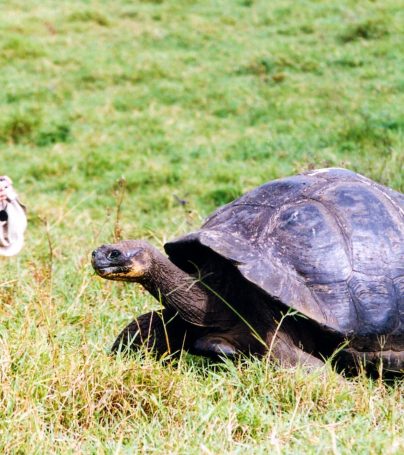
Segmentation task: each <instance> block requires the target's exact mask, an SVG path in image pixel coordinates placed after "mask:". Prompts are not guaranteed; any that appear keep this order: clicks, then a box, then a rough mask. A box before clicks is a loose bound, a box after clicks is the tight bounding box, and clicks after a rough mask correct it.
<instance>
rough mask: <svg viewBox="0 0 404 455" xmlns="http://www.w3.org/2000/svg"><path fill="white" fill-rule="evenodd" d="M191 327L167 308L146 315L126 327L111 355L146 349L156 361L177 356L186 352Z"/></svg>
mask: <svg viewBox="0 0 404 455" xmlns="http://www.w3.org/2000/svg"><path fill="white" fill-rule="evenodd" d="M188 329H189V324H188V323H186V322H185V321H183V320H182V319H181V318H180V317H179V316H178V314H176V313H175V312H173V311H172V310H168V309H166V308H164V309H163V310H161V311H158V312H157V311H151V312H150V313H146V314H143V315H141V316H139V317H138V318H137V319H135V320H134V321H132V322H131V323H130V324H129V325H128V326H127V327H125V328H124V329H123V330H122V332H121V333H120V334H119V336H118V338H117V339H116V340H115V342H114V344H113V346H112V348H111V351H112V353H117V352H129V351H136V350H139V349H140V348H141V347H142V346H144V347H145V348H146V349H147V350H149V351H151V352H153V353H154V354H156V355H157V357H161V356H162V355H163V354H165V353H169V354H172V353H176V352H178V351H180V350H181V349H187V347H188V345H189V341H190V339H191V337H192V335H191V334H190V332H191V333H192V330H194V328H193V327H192V330H188Z"/></svg>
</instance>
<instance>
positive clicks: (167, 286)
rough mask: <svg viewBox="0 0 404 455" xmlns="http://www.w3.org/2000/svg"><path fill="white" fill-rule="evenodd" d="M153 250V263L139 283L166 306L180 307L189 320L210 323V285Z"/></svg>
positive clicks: (204, 324)
mask: <svg viewBox="0 0 404 455" xmlns="http://www.w3.org/2000/svg"><path fill="white" fill-rule="evenodd" d="M152 251H153V258H152V266H151V267H150V269H149V271H148V272H147V274H145V275H144V276H143V277H142V278H141V279H140V280H139V283H140V284H141V285H142V286H143V287H144V288H145V289H146V290H147V291H148V292H150V294H152V295H153V297H154V298H156V299H157V300H158V301H160V302H161V303H162V304H163V306H164V307H166V308H170V309H173V310H175V311H177V312H178V313H179V315H180V316H181V318H182V319H184V320H185V321H187V322H190V323H192V324H195V325H198V326H201V327H205V326H209V325H210V324H209V322H208V319H210V318H209V313H210V312H209V306H210V305H209V303H210V302H211V301H212V297H211V296H209V292H208V291H207V289H206V288H205V287H204V286H203V285H202V284H201V283H200V282H198V281H197V280H196V279H195V278H194V277H193V276H191V275H188V274H187V273H185V272H184V271H183V270H181V269H180V268H178V267H177V266H176V265H174V264H173V263H172V262H171V261H170V260H169V259H168V258H167V257H166V256H164V255H163V254H161V253H160V252H159V251H158V250H157V249H155V248H153V250H152Z"/></svg>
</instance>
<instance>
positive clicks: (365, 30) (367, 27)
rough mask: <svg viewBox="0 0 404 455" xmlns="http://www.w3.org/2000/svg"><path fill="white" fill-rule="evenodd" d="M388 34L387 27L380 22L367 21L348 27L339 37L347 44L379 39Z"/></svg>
mask: <svg viewBox="0 0 404 455" xmlns="http://www.w3.org/2000/svg"><path fill="white" fill-rule="evenodd" d="M388 34H389V30H388V27H387V26H386V24H385V23H384V22H383V21H381V20H375V19H368V20H366V21H363V22H359V23H357V24H353V25H351V26H349V27H348V28H347V29H346V30H345V32H344V33H343V34H342V35H340V40H341V41H342V42H343V43H349V42H352V41H358V40H361V39H362V40H373V39H379V38H382V37H383V36H386V35H388Z"/></svg>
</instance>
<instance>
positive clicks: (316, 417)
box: [0, 0, 404, 453]
mask: <svg viewBox="0 0 404 455" xmlns="http://www.w3.org/2000/svg"><path fill="white" fill-rule="evenodd" d="M403 29H404V8H403V4H402V2H398V1H397V0H383V1H379V0H377V1H362V0H361V1H353V0H349V1H348V0H342V1H321V0H310V1H309V0H304V1H299V2H293V1H291V0H276V1H271V2H269V1H264V0H255V1H254V0H221V1H215V0H204V1H197V0H195V1H193V0H154V1H153V0H149V1H125V0H119V1H115V2H110V1H85V0H81V1H79V0H73V1H56V0H54V1H51V0H42V1H39V0H24V1H23V0H7V1H3V2H1V3H0V30H1V33H0V68H1V71H0V105H1V109H0V156H1V162H2V165H1V169H0V173H1V174H8V175H10V176H11V177H12V178H13V180H14V182H15V186H16V188H17V189H18V190H19V191H20V193H21V196H22V198H23V200H24V201H25V202H26V203H27V205H28V209H29V222H30V226H29V231H28V233H27V245H26V247H25V249H24V251H23V252H22V254H21V255H20V256H18V257H17V258H12V259H4V260H3V259H2V260H1V263H0V265H1V268H2V278H1V280H0V301H1V303H0V340H1V343H2V346H1V347H2V348H3V352H4V355H3V354H2V360H1V361H2V364H1V365H2V366H1V370H0V372H1V379H2V391H1V392H0V398H1V402H0V430H2V431H3V433H2V439H1V441H2V445H0V448H1V449H2V450H3V451H12V450H20V451H23V452H31V451H32V452H35V451H37V453H43V452H44V451H49V452H52V451H58V450H61V451H66V450H69V451H71V452H72V453H73V452H75V451H80V450H89V451H91V450H93V451H101V452H102V451H107V452H108V451H111V453H112V452H114V451H118V452H119V451H121V450H124V447H132V449H133V450H139V451H149V450H150V451H151V450H152V448H153V447H157V448H159V450H160V453H163V452H164V451H165V452H166V453H168V452H170V451H171V452H181V453H220V452H223V451H227V452H231V453H236V452H238V451H245V450H249V451H250V452H251V453H253V452H254V453H255V452H256V453H265V452H263V451H265V450H276V451H277V452H284V453H293V452H296V453H303V452H304V453H318V452H322V453H324V452H325V453H340V452H345V453H352V452H353V451H354V452H355V453H399V452H400V450H401V448H402V447H403V446H402V444H403V441H402V430H403V420H402V419H403V417H402V415H403V401H402V400H403V398H402V384H396V385H395V386H394V387H392V388H385V386H384V385H382V384H375V383H372V382H367V380H366V379H364V378H362V382H358V383H352V384H348V385H344V386H342V385H340V384H339V383H338V382H336V381H337V380H336V379H335V378H334V380H333V381H334V382H333V381H331V382H330V384H328V383H327V384H326V383H325V382H324V380H323V379H321V378H320V379H318V378H317V380H315V379H313V380H312V382H310V381H309V382H305V378H304V376H303V377H299V375H297V376H295V375H292V376H291V375H290V373H285V372H279V371H272V370H271V369H269V370H268V368H269V367H268V366H266V367H265V371H262V369H261V367H262V364H260V363H254V362H253V363H252V364H250V365H249V366H246V367H245V368H244V369H241V368H240V369H237V368H236V369H235V370H233V369H232V368H233V367H231V366H228V369H229V370H226V371H224V372H222V373H221V372H219V373H217V372H216V373H214V372H212V371H209V370H207V371H205V370H204V369H203V368H202V367H200V366H199V367H198V366H196V365H198V363H196V364H195V363H194V362H198V361H197V360H195V359H192V358H191V359H190V358H187V361H186V364H185V366H184V367H183V369H181V368H182V367H181V368H180V369H179V370H177V369H176V368H175V367H167V366H162V365H160V364H159V363H158V362H154V361H153V360H152V359H149V361H148V362H146V363H144V361H141V360H140V359H139V358H138V359H134V360H132V361H122V362H120V361H118V362H116V363H115V362H111V360H110V359H109V358H107V357H106V356H105V352H106V349H107V348H108V346H110V344H111V342H112V341H113V339H114V336H115V335H116V334H117V333H118V331H119V330H120V329H121V328H122V327H123V326H124V325H125V324H126V323H127V322H128V321H129V320H130V319H131V318H133V316H134V315H135V314H139V313H141V312H143V311H145V310H147V309H149V308H150V307H154V308H155V307H156V304H155V303H154V302H153V301H152V300H151V299H150V298H149V297H148V296H146V295H145V294H144V293H142V292H141V291H140V290H139V289H137V288H136V287H134V286H129V285H122V284H115V283H107V282H102V281H101V280H98V279H96V278H93V276H92V271H91V267H90V266H89V253H90V252H91V250H92V248H93V247H95V246H97V245H98V244H99V243H101V242H103V241H110V240H111V238H112V236H113V233H114V230H116V222H115V221H116V217H117V204H118V201H119V200H120V197H121V196H120V194H121V193H120V191H121V190H120V187H119V183H118V182H119V179H120V178H121V177H122V176H124V178H125V185H124V191H123V197H124V198H123V202H122V206H121V211H120V215H119V217H120V229H121V232H122V235H123V236H124V237H127V238H128V237H147V238H149V239H151V240H152V241H153V242H154V243H155V244H156V245H161V244H162V243H163V242H164V241H165V240H166V239H168V238H171V237H173V236H175V235H179V234H182V233H185V232H187V231H188V230H190V229H192V228H195V227H197V226H198V225H199V224H200V223H201V221H202V219H203V218H204V217H205V216H206V215H207V214H208V213H209V212H210V211H212V210H213V209H214V208H215V207H217V206H219V205H221V204H223V203H226V202H228V201H230V200H232V199H234V198H235V197H237V196H238V195H240V194H242V193H243V192H244V191H246V190H248V189H250V188H252V187H254V186H256V185H258V184H261V183H263V182H265V181H268V180H271V179H274V178H277V177H281V176H285V175H288V174H293V173H296V172H299V171H302V170H305V169H307V168H309V167H324V166H346V167H349V168H351V169H353V170H356V171H359V172H361V173H363V174H365V175H367V176H369V177H371V178H374V179H375V180H377V181H379V182H381V183H383V184H387V185H390V186H392V187H393V188H395V189H396V190H399V191H403V190H404V172H403V165H404V152H403V131H404V111H403V106H404V95H403V93H404V76H403V75H404V72H403V69H404V68H403V61H404V60H403V46H402V43H403V34H402V31H403ZM198 368H202V370H203V374H202V375H201V371H200V370H198ZM195 369H196V370H195ZM170 375H171V376H170ZM268 375H269V376H268ZM299 381H300V382H299ZM257 383H259V385H257ZM272 383H274V384H277V387H278V388H273V387H272V386H271V384H272ZM240 384H242V386H240ZM333 387H334V388H333ZM172 389H173V390H175V393H174V396H172V395H171V390H172ZM139 394H140V395H139ZM139 397H140V398H139ZM167 397H168V398H167ZM313 397H314V398H313ZM103 400H104V401H103ZM100 403H101V404H100ZM103 403H104V404H103ZM156 403H157V404H156ZM180 403H181V404H180ZM285 403H286V404H285ZM287 403H289V404H287ZM400 414H401V416H400ZM106 416H107V417H106ZM206 416H208V417H209V420H208V417H206ZM192 422H193V423H192ZM148 435H149V436H148ZM170 435H171V436H170ZM32 448H34V449H32ZM31 449H32V450H31ZM159 450H157V451H159ZM114 453H115V452H114Z"/></svg>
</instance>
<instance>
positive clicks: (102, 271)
mask: <svg viewBox="0 0 404 455" xmlns="http://www.w3.org/2000/svg"><path fill="white" fill-rule="evenodd" d="M93 268H94V270H95V272H96V273H97V275H99V276H101V277H103V278H106V277H108V276H117V275H118V276H119V275H126V274H127V273H129V272H130V267H123V266H111V265H106V266H97V265H96V264H93Z"/></svg>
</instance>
